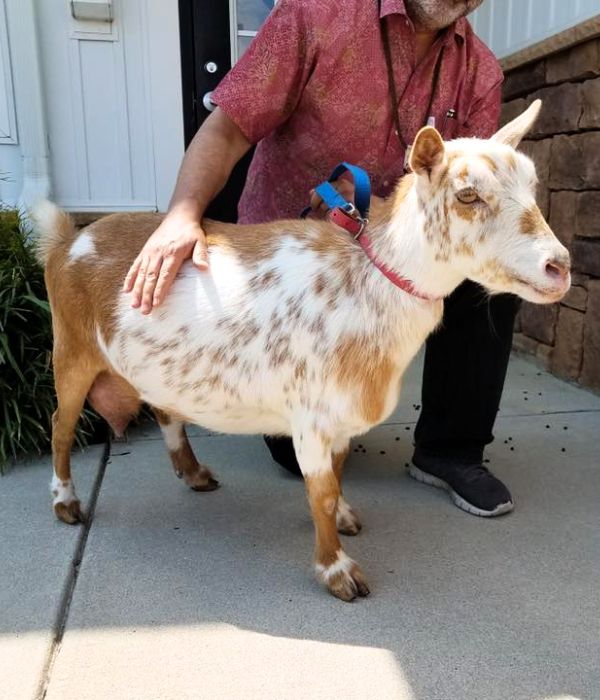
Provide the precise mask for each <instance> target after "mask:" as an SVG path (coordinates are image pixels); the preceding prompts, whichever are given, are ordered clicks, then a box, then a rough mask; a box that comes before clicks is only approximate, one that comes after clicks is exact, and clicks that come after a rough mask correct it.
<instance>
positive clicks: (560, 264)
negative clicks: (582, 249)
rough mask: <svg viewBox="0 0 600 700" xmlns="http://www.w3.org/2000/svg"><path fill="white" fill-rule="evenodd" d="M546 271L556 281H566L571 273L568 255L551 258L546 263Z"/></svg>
mask: <svg viewBox="0 0 600 700" xmlns="http://www.w3.org/2000/svg"><path fill="white" fill-rule="evenodd" d="M544 269H545V271H546V274H547V275H548V277H551V278H552V279H554V280H564V279H566V278H567V277H568V276H569V273H570V272H571V261H570V259H569V257H568V256H567V255H565V256H561V257H556V258H550V260H547V261H546V265H545V268H544Z"/></svg>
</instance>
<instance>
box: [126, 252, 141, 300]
mask: <svg viewBox="0 0 600 700" xmlns="http://www.w3.org/2000/svg"><path fill="white" fill-rule="evenodd" d="M141 264H142V259H141V257H140V256H139V255H138V257H137V258H136V259H135V260H134V261H133V264H132V266H131V267H130V268H129V272H128V273H127V277H125V281H124V282H123V291H124V292H125V293H126V294H128V293H129V292H130V291H131V290H132V289H133V285H134V284H135V280H136V277H137V273H138V271H139V269H140V265H141Z"/></svg>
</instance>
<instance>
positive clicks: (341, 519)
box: [335, 501, 362, 536]
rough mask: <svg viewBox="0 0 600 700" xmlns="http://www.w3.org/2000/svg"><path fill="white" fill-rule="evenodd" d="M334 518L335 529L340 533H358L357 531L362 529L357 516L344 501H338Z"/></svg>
mask: <svg viewBox="0 0 600 700" xmlns="http://www.w3.org/2000/svg"><path fill="white" fill-rule="evenodd" d="M335 520H336V525H337V531H338V532H339V533H340V534H341V535H351V536H353V535H358V533H359V532H360V531H361V530H362V524H361V522H360V520H359V518H358V515H356V513H355V512H354V511H353V510H352V508H351V507H350V506H349V505H348V504H347V503H346V501H343V502H341V503H338V509H337V513H336V516H335Z"/></svg>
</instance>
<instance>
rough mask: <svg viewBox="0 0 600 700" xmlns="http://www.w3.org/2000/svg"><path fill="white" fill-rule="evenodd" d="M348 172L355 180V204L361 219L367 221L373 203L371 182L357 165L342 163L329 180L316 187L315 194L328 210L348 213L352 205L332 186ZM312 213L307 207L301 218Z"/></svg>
mask: <svg viewBox="0 0 600 700" xmlns="http://www.w3.org/2000/svg"><path fill="white" fill-rule="evenodd" d="M347 172H349V173H350V174H351V175H352V178H353V180H354V202H355V206H356V209H358V211H359V213H360V215H361V217H362V218H363V219H366V218H367V216H368V214H369V205H370V203H371V180H370V179H369V176H368V175H367V173H366V172H365V171H364V170H363V169H362V168H359V167H358V166H357V165H352V164H351V163H346V162H344V163H340V164H339V165H338V166H337V167H336V168H335V170H334V171H333V172H332V173H331V175H330V176H329V180H327V181H326V182H322V183H321V184H320V185H318V186H317V187H315V192H316V193H317V194H318V195H319V197H321V199H322V200H323V201H324V202H325V205H326V206H327V208H328V209H335V208H336V207H339V208H340V209H344V210H346V211H347V210H348V209H349V208H351V204H350V203H349V202H347V201H346V200H345V199H344V198H343V197H342V195H341V194H340V193H339V192H338V191H337V190H336V189H335V187H334V186H333V185H332V184H331V183H332V182H335V181H336V180H337V179H338V178H339V177H340V176H341V175H343V174H344V173H347ZM310 211H311V208H310V207H306V209H304V210H303V212H302V214H301V215H300V216H301V217H302V218H305V217H306V216H307V215H308V213H309V212H310Z"/></svg>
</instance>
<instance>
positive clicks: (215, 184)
mask: <svg viewBox="0 0 600 700" xmlns="http://www.w3.org/2000/svg"><path fill="white" fill-rule="evenodd" d="M250 146H251V144H250V142H249V141H248V139H247V138H246V137H245V136H244V134H243V133H242V131H241V130H240V128H239V127H238V126H237V125H236V124H235V122H233V121H232V120H231V119H229V117H227V115H226V114H225V113H224V112H223V111H221V110H220V109H219V108H217V109H216V110H215V111H214V112H213V113H212V114H211V115H210V116H209V117H208V118H207V119H206V121H205V122H204V124H203V125H202V126H201V127H200V129H199V130H198V132H197V133H196V135H195V136H194V139H193V140H192V142H191V144H190V145H189V148H188V150H187V152H186V154H185V157H184V159H183V162H182V164H181V168H180V170H179V176H178V178H177V184H176V186H175V191H174V193H173V197H172V198H171V203H170V205H169V211H168V213H167V215H166V217H165V218H164V220H163V222H162V223H161V225H160V226H159V227H158V228H157V229H156V231H155V232H154V233H153V234H152V235H151V236H150V238H149V239H148V240H147V242H146V244H145V245H144V247H143V248H142V251H141V253H140V254H139V255H138V257H137V258H136V260H135V261H134V263H133V265H132V266H131V269H130V270H129V273H128V274H127V277H126V279H125V284H124V287H123V290H124V291H125V292H131V291H133V295H132V303H131V305H132V306H133V307H136V308H137V307H141V311H142V313H144V314H148V313H150V312H151V311H152V307H153V306H158V305H159V304H161V303H162V302H163V300H164V298H165V296H166V294H167V292H168V290H169V288H170V286H171V284H172V283H173V280H174V279H175V276H176V274H177V272H178V270H179V268H180V267H181V264H182V262H183V261H184V260H185V259H186V258H189V257H190V256H191V257H192V260H193V262H194V264H195V265H196V266H197V267H198V268H199V269H206V268H207V267H208V262H207V255H206V243H205V239H204V232H203V230H202V228H201V226H200V221H201V219H202V216H203V215H204V212H205V210H206V208H207V206H208V205H209V204H210V202H211V201H212V200H213V199H214V197H215V196H216V195H217V194H218V193H219V192H220V191H221V189H223V187H224V186H225V184H226V182H227V180H228V179H229V176H230V175H231V171H232V170H233V168H234V166H235V164H236V163H237V162H238V161H239V160H240V158H241V157H242V156H243V155H244V154H245V153H246V152H247V151H248V149H249V148H250Z"/></svg>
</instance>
